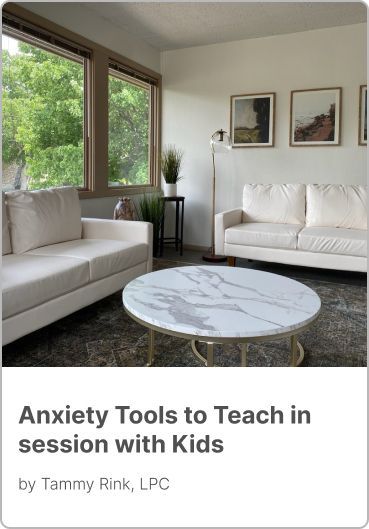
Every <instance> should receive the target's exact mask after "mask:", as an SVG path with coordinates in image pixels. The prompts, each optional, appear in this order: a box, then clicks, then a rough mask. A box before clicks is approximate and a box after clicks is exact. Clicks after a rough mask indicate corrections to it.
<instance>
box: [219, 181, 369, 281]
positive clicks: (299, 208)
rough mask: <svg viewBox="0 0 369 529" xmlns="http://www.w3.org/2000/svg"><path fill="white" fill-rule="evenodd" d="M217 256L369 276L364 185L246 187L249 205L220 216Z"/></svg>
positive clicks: (263, 185)
mask: <svg viewBox="0 0 369 529" xmlns="http://www.w3.org/2000/svg"><path fill="white" fill-rule="evenodd" d="M215 252H216V254H219V255H226V256H228V257H229V263H230V264H232V265H234V264H235V259H234V258H236V257H241V258H246V259H253V260H259V261H270V262H275V263H285V264H291V265H301V266H311V267H318V268H331V269H335V270H351V271H358V272H365V271H366V269H367V192H366V187H365V186H360V185H338V184H336V185H329V184H316V185H315V184H311V185H310V184H307V185H304V184H246V185H245V187H244V190H243V207H242V208H237V209H233V210H229V211H224V212H223V213H219V214H217V215H216V216H215Z"/></svg>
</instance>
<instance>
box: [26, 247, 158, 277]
mask: <svg viewBox="0 0 369 529" xmlns="http://www.w3.org/2000/svg"><path fill="white" fill-rule="evenodd" d="M28 254H31V255H52V256H60V257H73V258H75V259H80V260H81V261H83V262H86V263H87V264H88V265H89V270H90V280H91V281H97V280H98V279H102V278H103V277H107V276H109V275H112V274H117V273H118V272H122V271H123V270H127V269H128V268H131V267H132V266H136V265H137V264H139V263H142V262H144V261H146V260H147V258H148V245H147V244H141V243H140V244H139V243H134V242H126V241H113V240H109V239H79V240H75V241H68V242H62V243H59V244H52V245H50V246H44V247H42V248H37V249H35V250H31V251H30V252H28Z"/></svg>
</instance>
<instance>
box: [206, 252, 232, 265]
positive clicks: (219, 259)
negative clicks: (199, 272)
mask: <svg viewBox="0 0 369 529" xmlns="http://www.w3.org/2000/svg"><path fill="white" fill-rule="evenodd" d="M202 260H203V261H207V262H208V263H225V261H226V260H227V257H225V256H224V255H216V254H214V253H211V252H208V253H206V254H205V255H203V256H202Z"/></svg>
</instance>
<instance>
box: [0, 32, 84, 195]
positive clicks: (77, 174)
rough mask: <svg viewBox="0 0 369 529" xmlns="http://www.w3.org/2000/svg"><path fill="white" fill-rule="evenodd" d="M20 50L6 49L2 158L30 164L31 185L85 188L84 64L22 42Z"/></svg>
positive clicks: (33, 187) (21, 166)
mask: <svg viewBox="0 0 369 529" xmlns="http://www.w3.org/2000/svg"><path fill="white" fill-rule="evenodd" d="M18 48H19V53H16V54H14V55H11V54H9V52H8V51H6V50H5V51H3V160H4V162H7V163H16V164H17V165H18V169H19V168H21V169H23V168H24V167H26V172H27V177H28V182H27V187H28V188H29V189H39V188H42V187H52V186H60V185H74V186H81V185H83V107H84V101H83V66H82V65H81V64H79V63H77V62H74V61H71V60H68V59H65V58H63V57H61V56H59V55H56V54H54V53H50V52H47V51H44V50H41V49H39V48H36V47H35V46H31V45H30V44H26V43H23V42H19V45H18ZM18 173H19V171H18V172H17V174H18ZM19 184H20V182H18V181H17V178H16V179H15V182H14V187H15V188H18V187H19Z"/></svg>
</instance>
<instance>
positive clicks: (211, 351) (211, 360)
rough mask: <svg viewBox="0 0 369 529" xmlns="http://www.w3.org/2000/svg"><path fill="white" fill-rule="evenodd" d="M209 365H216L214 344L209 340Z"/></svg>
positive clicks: (207, 363) (207, 364)
mask: <svg viewBox="0 0 369 529" xmlns="http://www.w3.org/2000/svg"><path fill="white" fill-rule="evenodd" d="M206 366H207V367H214V344H213V343H211V342H207V361H206Z"/></svg>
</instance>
